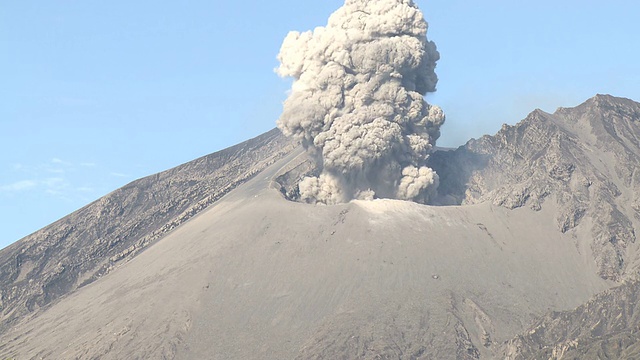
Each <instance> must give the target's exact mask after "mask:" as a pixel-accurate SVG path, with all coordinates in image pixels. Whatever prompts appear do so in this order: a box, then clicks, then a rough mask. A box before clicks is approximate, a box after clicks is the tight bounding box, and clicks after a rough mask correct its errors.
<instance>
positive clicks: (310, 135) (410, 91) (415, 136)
mask: <svg viewBox="0 0 640 360" xmlns="http://www.w3.org/2000/svg"><path fill="white" fill-rule="evenodd" d="M427 27H428V25H427V22H426V21H425V20H424V17H423V15H422V12H421V11H420V10H419V9H418V7H417V6H416V5H415V4H414V3H413V1H412V0H346V2H345V4H344V5H343V6H342V7H341V8H340V9H338V10H337V11H336V12H334V13H333V14H332V15H331V17H330V18H329V21H328V24H327V26H326V27H318V28H316V29H315V30H313V31H307V32H303V33H300V32H296V31H293V32H290V33H289V34H288V35H287V37H286V38H285V40H284V42H283V44H282V48H281V49H280V54H279V55H278V60H280V66H279V67H278V68H277V69H276V71H277V73H278V74H279V75H280V76H283V77H293V78H294V82H293V86H292V88H291V93H290V95H289V97H288V98H287V100H286V101H285V102H284V108H283V112H282V115H281V116H280V119H278V122H277V124H278V127H279V128H280V129H281V130H282V132H283V133H284V134H285V135H287V136H293V137H295V138H297V139H299V140H301V141H302V144H303V145H304V146H305V147H306V148H307V150H308V151H310V152H311V153H312V154H313V155H314V156H315V157H316V159H317V161H318V165H319V167H320V168H321V169H322V172H321V173H320V176H318V177H307V178H305V179H304V180H303V181H301V182H300V184H299V189H300V195H301V198H302V199H303V200H304V201H307V202H311V203H316V202H319V203H325V204H335V203H341V202H346V201H349V200H352V199H372V198H374V197H379V198H395V199H403V200H413V201H418V202H426V201H427V200H428V198H429V195H430V194H431V193H432V192H433V190H434V189H435V188H436V187H437V185H438V176H437V174H436V173H435V172H434V171H433V170H432V169H430V168H428V167H426V166H425V164H426V160H427V158H428V157H429V153H430V151H431V149H432V146H433V145H434V144H435V141H436V139H437V138H438V137H439V136H440V126H441V125H442V124H443V123H444V113H443V112H442V110H441V109H440V108H439V107H437V106H432V105H429V104H427V102H426V101H425V100H424V98H423V96H424V95H425V94H426V93H428V92H433V91H435V88H436V83H437V81H438V78H437V76H436V74H435V72H434V69H435V66H436V61H437V60H438V59H439V57H440V55H439V54H438V51H437V50H436V46H435V44H434V43H433V42H431V41H428V40H427V37H426V34H427Z"/></svg>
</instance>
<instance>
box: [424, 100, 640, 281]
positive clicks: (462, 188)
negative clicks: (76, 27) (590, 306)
mask: <svg viewBox="0 0 640 360" xmlns="http://www.w3.org/2000/svg"><path fill="white" fill-rule="evenodd" d="M639 136H640V104H638V103H635V102H633V101H631V100H628V99H621V98H615V97H612V96H608V95H597V96H595V97H594V98H591V99H589V100H588V101H587V102H585V103H583V104H581V105H579V106H577V107H575V108H560V109H558V110H557V111H556V112H555V113H553V114H548V113H545V112H543V111H541V110H536V111H534V112H532V113H531V114H529V116H527V118H526V119H524V120H522V121H521V122H519V123H518V124H516V125H514V126H509V125H504V126H503V127H502V129H501V130H500V131H499V132H498V133H497V134H496V135H494V136H483V137H482V138H480V139H477V140H471V141H469V142H468V143H467V144H466V145H464V146H462V147H460V148H458V149H457V150H455V151H446V152H442V151H441V152H436V153H435V154H433V156H432V158H431V162H432V163H431V166H432V167H433V168H434V169H436V171H437V172H438V174H439V175H440V183H441V186H440V188H439V198H438V199H436V202H439V203H441V204H463V205H464V204H476V203H482V202H487V201H488V202H491V203H493V204H494V205H498V206H503V207H506V208H508V209H515V208H519V207H523V206H528V207H530V208H531V209H534V210H540V209H541V207H542V206H544V203H545V202H546V201H552V202H554V203H555V204H556V205H557V207H558V209H559V210H558V213H557V216H556V225H557V227H558V229H559V230H560V231H562V232H563V233H565V232H574V233H575V234H576V237H585V236H583V235H586V237H589V238H590V244H589V247H590V250H589V251H590V252H592V254H593V257H594V260H595V261H596V263H597V265H598V268H599V274H600V276H602V277H603V278H606V279H611V280H621V279H622V278H623V277H624V276H625V274H627V273H634V272H635V271H636V269H637V266H638V264H637V260H638V259H637V246H635V245H634V244H635V241H636V231H635V228H636V226H638V224H637V221H638V219H640V217H639V216H640V212H639V211H638V209H639V208H638V203H639V200H638V197H639V196H640V186H639V181H640V180H639V179H638V173H637V169H638V166H639V165H640V146H639V144H640V142H639ZM580 224H584V225H583V228H586V229H577V228H578V226H579V225H580Z"/></svg>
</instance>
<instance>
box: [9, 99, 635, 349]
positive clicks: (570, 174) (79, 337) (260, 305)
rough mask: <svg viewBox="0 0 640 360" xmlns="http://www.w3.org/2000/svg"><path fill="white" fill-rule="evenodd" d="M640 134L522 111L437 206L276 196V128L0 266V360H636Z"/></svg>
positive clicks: (451, 163)
mask: <svg viewBox="0 0 640 360" xmlns="http://www.w3.org/2000/svg"><path fill="white" fill-rule="evenodd" d="M639 121H640V104H638V103H635V102H633V101H631V100H627V99H621V98H615V97H611V96H608V95H598V96H596V97H594V98H591V99H589V100H588V101H587V102H585V103H584V104H581V105H579V106H577V107H575V108H561V109H558V110H557V111H556V112H555V113H553V114H549V113H545V112H543V111H540V110H536V111H534V112H532V113H531V114H529V116H527V118H526V119H524V120H522V121H521V122H520V123H518V124H516V125H514V126H507V125H505V126H503V128H502V129H501V130H500V131H499V132H498V133H497V134H496V135H493V136H484V137H482V138H480V139H477V140H471V141H469V142H468V143H467V144H466V145H464V146H461V147H460V148H458V149H456V150H451V151H436V152H435V153H433V154H432V155H431V156H430V158H429V164H428V166H429V168H432V169H434V170H435V171H436V172H437V174H438V175H439V178H440V186H439V187H438V190H437V191H438V192H437V193H436V194H434V195H433V197H432V203H433V204H432V205H421V204H417V203H413V202H407V201H400V200H388V199H375V200H371V201H366V200H354V201H351V202H348V203H346V204H338V205H332V206H324V205H309V204H304V203H300V202H297V201H291V200H299V199H300V193H299V191H298V189H297V188H296V186H295V185H296V184H298V183H299V182H300V180H301V179H302V178H303V177H305V176H309V175H311V176H317V175H318V173H319V170H318V168H316V167H315V163H314V161H312V160H311V159H310V157H309V156H310V155H308V154H307V153H305V152H303V151H302V149H301V148H300V147H299V146H298V145H297V144H295V143H293V142H292V141H291V140H289V139H287V138H285V137H283V136H282V135H281V134H280V133H279V131H278V130H273V131H271V132H269V133H266V134H264V135H261V136H259V137H257V138H255V139H252V140H249V141H247V142H245V143H242V144H239V145H236V146H234V147H232V148H229V149H226V150H223V151H220V152H217V153H215V154H212V155H209V156H206V157H203V158H200V159H197V160H194V161H193V162H190V163H187V164H185V165H182V166H179V167H177V168H174V169H171V170H168V171H166V172H163V173H160V174H157V175H153V176H150V177H147V178H144V179H141V180H138V181H135V182H133V183H131V184H129V185H127V186H125V187H123V188H122V189H119V190H116V191H115V192H113V193H111V194H109V195H107V196H105V197H104V198H102V199H99V200H98V201H96V202H94V203H92V204H90V205H88V206H86V207H85V208H83V209H80V210H79V211H77V212H75V213H73V214H71V215H69V216H67V217H65V218H63V219H61V220H59V221H58V222H56V223H54V224H51V225H50V226H48V227H46V228H44V229H42V230H40V231H38V232H36V233H34V234H32V235H30V236H28V237H26V238H24V239H22V240H20V241H18V242H17V243H15V244H13V245H11V246H9V247H7V248H5V249H3V250H2V251H0V274H1V276H0V291H1V292H0V309H1V310H2V311H1V313H2V318H0V320H1V322H0V358H4V357H9V358H19V359H22V358H27V359H30V358H55V359H76V358H100V359H122V358H168V359H171V358H179V359H202V358H208V359H247V358H260V359H296V358H297V359H352V358H361V359H375V358H384V359H498V358H504V359H538V358H553V359H563V358H565V359H568V358H580V359H589V358H594V359H595V358H610V359H613V358H625V357H626V358H633V356H634V355H633V354H636V353H637V350H636V349H637V348H638V347H639V346H638V345H635V344H637V343H638V342H637V336H636V331H637V330H634V329H637V325H638V324H637V321H636V316H634V314H635V313H636V311H635V304H636V301H635V299H637V296H638V295H639V293H638V288H639V287H638V285H637V283H636V280H635V279H636V277H637V275H636V274H637V272H638V265H639V262H640V256H638V245H637V242H636V230H635V229H637V228H638V221H640V217H639V211H640V199H639V198H638V196H640V195H638V194H640V191H639V190H640V189H638V188H637V187H638V181H640V180H638V176H637V174H636V169H638V163H639V161H640V128H639V127H638V126H639ZM591 344H597V346H598V347H597V348H596V347H594V346H595V345H593V346H592V345H591ZM603 354H604V355H603ZM612 354H613V355H612Z"/></svg>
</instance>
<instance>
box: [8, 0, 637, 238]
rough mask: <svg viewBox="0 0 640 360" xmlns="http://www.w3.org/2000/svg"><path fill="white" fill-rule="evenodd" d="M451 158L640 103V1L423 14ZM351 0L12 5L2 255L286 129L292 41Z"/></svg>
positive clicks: (447, 3) (509, 4)
mask: <svg viewBox="0 0 640 360" xmlns="http://www.w3.org/2000/svg"><path fill="white" fill-rule="evenodd" d="M416 2H417V4H418V5H419V6H420V8H421V9H422V10H423V12H424V13H425V17H426V18H427V21H428V22H429V24H430V29H429V38H430V39H431V40H434V41H435V42H436V44H437V45H438V49H439V50H440V53H441V60H440V62H439V63H438V67H437V69H436V71H437V73H438V75H439V77H440V82H439V85H438V92H436V93H434V94H430V95H428V96H427V100H428V101H429V102H430V103H434V104H438V105H440V106H441V107H442V108H443V109H444V110H445V112H446V113H447V124H446V125H445V127H444V128H443V129H442V134H443V135H442V138H441V139H440V141H439V143H438V145H443V146H458V145H461V144H462V143H464V142H465V141H466V140H467V139H469V138H471V137H479V136H481V135H482V134H485V133H491V134H492V133H495V132H496V131H497V130H498V129H499V128H500V126H501V124H502V123H510V124H513V123H515V122H517V121H518V120H520V119H522V118H524V116H526V114H527V113H528V112H530V111H531V110H533V109H534V108H541V109H543V110H545V111H550V112H552V111H554V110H555V108H557V107H558V106H574V105H577V104H579V103H581V102H582V101H584V100H586V99H587V98H589V97H591V96H593V95H595V94H596V93H610V94H612V95H616V96H623V97H629V98H632V99H634V100H640V75H639V74H640V61H638V59H640V46H639V42H640V41H639V40H638V36H639V35H640V22H638V21H637V14H640V3H639V2H636V1H631V0H627V1H615V0H612V1H610V2H603V1H591V0H586V1H584V0H583V1H573V0H566V1H561V2H560V1H557V0H555V1H551V0H538V1H535V2H515V1H506V0H504V1H498V0H487V1H481V2H480V1H471V0H468V1H461V0H430V1H427V0H423V1H416ZM342 3H343V2H342V1H339V0H316V1H313V0H309V1H300V0H297V1H293V0H271V1H258V0H246V1H242V2H240V1H225V2H222V1H203V0H194V1H190V2H188V3H187V4H186V5H184V3H178V2H174V1H164V0H161V1H135V2H132V1H120V0H112V1H109V2H105V1H93V0H87V1H8V0H0V82H1V83H2V86H0V229H1V230H0V248H1V247H4V246H6V245H8V244H9V243H11V242H14V241H16V240H18V239H20V238H21V237H23V236H26V235H28V234H29V233H31V232H34V231H36V230H38V229H39V228H41V227H43V226H45V225H47V224H49V223H51V222H53V221H55V220H57V219H59V218H61V217H63V216H65V215H67V214H68V213H70V212H72V211H74V210H76V209H78V208H80V207H82V206H84V205H86V204H88V203H89V202H91V201H93V200H95V199H97V198H99V197H100V196H102V195H104V194H106V193H108V192H110V191H112V190H114V189H116V188H118V187H120V186H122V185H125V184H126V183H128V182H130V181H133V180H135V179H137V178H140V177H143V176H146V175H150V174H153V173H155V172H158V171H162V170H165V169H168V168H171V167H173V166H176V165H179V164H181V163H184V162H186V161H189V160H192V159H195V158H196V157H199V156H202V155H206V154H209V153H211V152H214V151H216V150H220V149H222V148H225V147H227V146H230V145H233V144H236V143H238V142H240V141H243V140H246V139H248V138H250V137H253V136H256V135H259V134H261V133H263V132H265V131H267V130H269V129H271V128H273V127H274V126H275V120H276V119H277V118H278V116H279V113H280V110H281V103H282V101H283V100H284V98H285V96H286V95H285V92H286V91H287V89H288V87H289V85H290V81H288V80H284V79H280V78H278V77H277V76H276V75H275V74H274V72H273V69H274V68H275V67H276V66H277V60H276V55H277V53H278V50H279V48H280V44H281V42H282V40H283V38H284V36H285V35H286V34H287V32H288V31H289V30H309V29H312V28H314V27H316V26H321V25H324V24H326V19H327V17H328V16H329V14H331V12H333V11H334V10H335V9H337V8H338V7H339V6H341V5H342Z"/></svg>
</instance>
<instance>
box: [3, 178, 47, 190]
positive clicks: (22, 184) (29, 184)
mask: <svg viewBox="0 0 640 360" xmlns="http://www.w3.org/2000/svg"><path fill="white" fill-rule="evenodd" d="M37 185H38V182H37V181H35V180H21V181H16V182H14V183H11V184H7V185H0V191H1V192H17V191H24V190H29V189H31V188H34V187H36V186H37Z"/></svg>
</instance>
